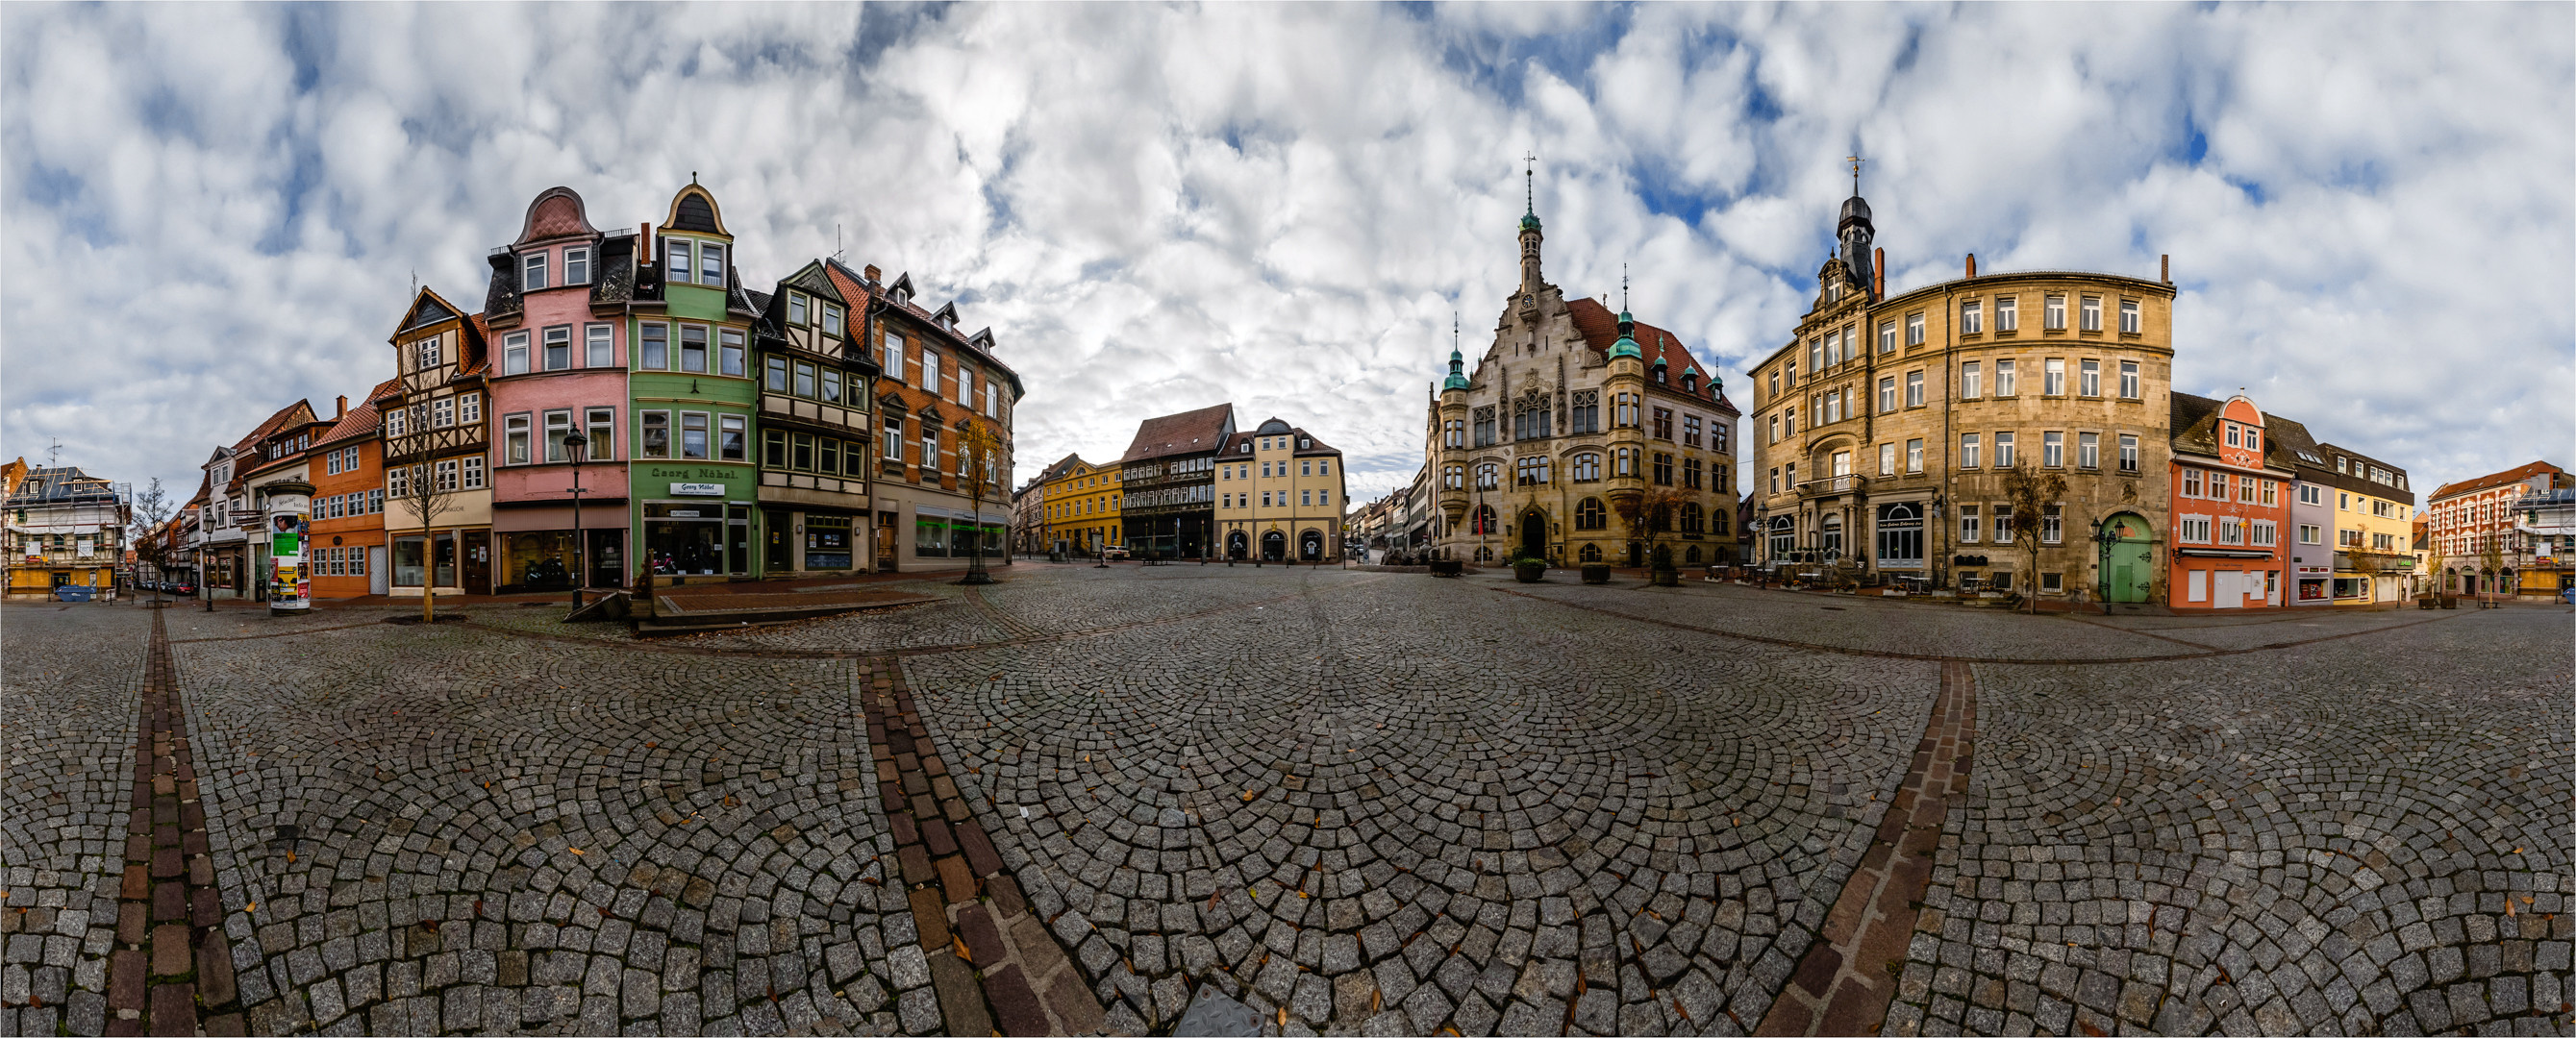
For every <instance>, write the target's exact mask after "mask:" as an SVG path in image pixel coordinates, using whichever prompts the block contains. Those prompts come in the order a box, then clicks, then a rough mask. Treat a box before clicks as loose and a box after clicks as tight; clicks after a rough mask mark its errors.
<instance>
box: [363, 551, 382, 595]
mask: <svg viewBox="0 0 2576 1038" xmlns="http://www.w3.org/2000/svg"><path fill="white" fill-rule="evenodd" d="M386 590H387V587H386V584H385V548H384V545H381V544H379V545H377V546H375V547H372V548H369V549H367V593H368V594H370V595H381V594H384V593H385V592H386Z"/></svg>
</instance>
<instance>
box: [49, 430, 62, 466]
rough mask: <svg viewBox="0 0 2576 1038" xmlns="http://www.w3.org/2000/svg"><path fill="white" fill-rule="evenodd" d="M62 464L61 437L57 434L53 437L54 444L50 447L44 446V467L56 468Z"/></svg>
mask: <svg viewBox="0 0 2576 1038" xmlns="http://www.w3.org/2000/svg"><path fill="white" fill-rule="evenodd" d="M62 466H63V438H62V437H60V436H57V437H54V445H53V446H51V447H47V448H45V467H46V468H49V469H56V468H61V467H62Z"/></svg>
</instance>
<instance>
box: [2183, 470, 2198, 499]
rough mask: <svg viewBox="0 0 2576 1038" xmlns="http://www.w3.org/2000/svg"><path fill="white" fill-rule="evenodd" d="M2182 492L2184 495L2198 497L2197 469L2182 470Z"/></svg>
mask: <svg viewBox="0 0 2576 1038" xmlns="http://www.w3.org/2000/svg"><path fill="white" fill-rule="evenodd" d="M2182 494H2183V496H2184V497H2199V496H2200V470H2199V469H2184V470H2182Z"/></svg>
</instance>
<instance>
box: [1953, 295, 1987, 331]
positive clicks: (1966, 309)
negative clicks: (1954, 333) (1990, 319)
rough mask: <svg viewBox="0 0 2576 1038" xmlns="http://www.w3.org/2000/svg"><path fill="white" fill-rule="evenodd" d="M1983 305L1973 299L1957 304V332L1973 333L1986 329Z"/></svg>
mask: <svg viewBox="0 0 2576 1038" xmlns="http://www.w3.org/2000/svg"><path fill="white" fill-rule="evenodd" d="M1985 317H1986V314H1985V307H1984V305H1983V304H1980V303H1977V302H1975V301H1973V300H1972V301H1969V302H1965V303H1961V304H1959V334H1961V335H1975V334H1978V333H1979V332H1983V331H1985V330H1986V323H1985Z"/></svg>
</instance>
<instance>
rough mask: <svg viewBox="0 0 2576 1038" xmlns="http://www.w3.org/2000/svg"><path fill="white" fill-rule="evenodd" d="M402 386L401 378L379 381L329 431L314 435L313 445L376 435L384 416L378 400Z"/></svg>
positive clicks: (317, 445)
mask: <svg viewBox="0 0 2576 1038" xmlns="http://www.w3.org/2000/svg"><path fill="white" fill-rule="evenodd" d="M401 388H402V380H401V379H391V378H389V379H386V380H384V381H382V382H379V383H377V384H376V388H374V389H370V390H368V391H367V396H366V399H365V400H363V401H360V402H359V404H358V406H356V407H352V408H350V409H349V413H348V414H345V415H341V416H340V420H339V421H337V422H334V423H332V424H331V428H330V430H329V431H327V432H324V433H323V434H322V435H320V436H316V437H314V438H313V445H314V446H316V447H319V446H322V445H323V444H326V443H338V442H340V441H342V440H358V439H364V438H366V437H369V436H373V435H375V433H376V429H377V427H378V426H379V425H381V424H382V422H383V418H384V415H383V412H381V411H379V410H377V408H376V400H377V399H378V398H380V397H385V396H389V395H392V393H393V391H394V390H398V389H401Z"/></svg>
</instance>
